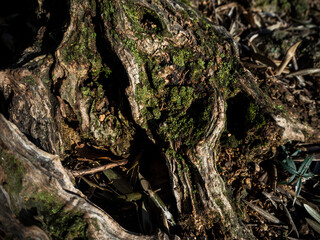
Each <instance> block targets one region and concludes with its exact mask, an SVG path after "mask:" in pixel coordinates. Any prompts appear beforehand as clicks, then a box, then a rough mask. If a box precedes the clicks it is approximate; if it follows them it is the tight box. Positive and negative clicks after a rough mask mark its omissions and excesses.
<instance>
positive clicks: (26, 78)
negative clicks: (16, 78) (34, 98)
mask: <svg viewBox="0 0 320 240" xmlns="http://www.w3.org/2000/svg"><path fill="white" fill-rule="evenodd" d="M22 81H23V82H25V83H27V84H28V85H31V86H36V85H37V82H36V80H35V79H34V78H33V77H32V76H24V77H23V78H22Z"/></svg>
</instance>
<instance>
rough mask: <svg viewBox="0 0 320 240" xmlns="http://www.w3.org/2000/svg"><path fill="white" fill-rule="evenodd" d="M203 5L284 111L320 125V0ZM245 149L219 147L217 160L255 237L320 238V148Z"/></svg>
mask: <svg viewBox="0 0 320 240" xmlns="http://www.w3.org/2000/svg"><path fill="white" fill-rule="evenodd" d="M200 2H201V3H198V5H197V8H198V9H200V10H201V11H202V12H203V13H204V14H206V15H207V16H208V17H209V18H210V19H211V20H212V21H214V22H218V24H219V25H223V26H224V27H225V28H226V29H227V30H228V31H229V32H230V33H231V34H232V36H233V37H234V38H235V40H236V41H237V42H238V43H239V48H240V52H241V55H240V58H241V61H242V63H243V64H244V66H245V67H247V68H248V69H249V70H250V71H251V72H252V73H253V74H254V75H255V76H257V77H258V79H259V80H258V82H259V84H260V87H261V88H262V89H264V90H266V91H267V92H268V93H269V94H270V96H271V97H272V99H273V101H275V102H276V103H277V102H279V108H290V109H291V111H293V112H294V113H295V114H297V115H298V116H299V118H300V119H301V120H305V121H306V122H308V123H309V124H311V125H314V126H315V127H316V128H317V129H319V126H320V125H319V116H320V111H319V109H320V108H319V106H320V98H319V94H320V28H319V26H320V2H318V1H312V0H311V1H288V2H286V1H272V4H271V3H268V1H251V3H248V2H249V1H240V2H242V4H240V3H238V2H233V1H200ZM213 2H215V3H216V5H215V7H214V8H213V7H212V3H213ZM245 2H246V3H245ZM269 2H271V1H269ZM274 2H275V3H277V2H280V3H278V4H275V3H274ZM290 54H291V56H293V57H292V59H291V60H290V61H287V62H285V61H286V58H287V57H288V56H289V55H290ZM274 64H275V65H274ZM281 64H282V65H285V66H283V69H281V70H279V68H280V67H278V69H277V66H279V65H281ZM272 69H276V70H272ZM277 70H278V72H277ZM279 72H281V73H279ZM279 82H280V83H281V84H278V83H279ZM280 103H281V104H282V105H280ZM225 135H226V137H230V136H231V134H229V135H228V133H227V132H226V133H225ZM244 152H245V149H244V148H241V147H238V146H237V145H230V144H229V145H225V146H221V147H220V159H219V162H218V163H217V165H218V170H219V171H220V173H221V175H222V176H223V178H224V180H225V182H226V184H227V186H228V187H229V190H230V194H231V195H232V197H233V199H242V200H239V202H238V203H236V204H238V205H242V207H243V208H242V209H245V210H244V211H243V212H241V213H240V215H241V216H242V220H243V221H244V222H245V224H246V225H247V226H250V228H251V229H252V230H253V232H254V235H255V236H256V237H257V238H258V239H319V238H320V235H319V234H320V225H319V223H320V222H319V221H320V220H319V219H318V221H317V220H316V219H317V217H319V214H318V215H317V214H315V212H318V213H319V207H320V204H319V203H320V187H319V181H320V178H319V174H320V162H319V161H320V145H318V144H315V143H314V142H299V141H296V142H289V143H287V144H286V145H285V146H281V147H279V148H274V149H272V151H271V152H269V154H264V155H261V157H259V156H256V157H255V159H253V160H252V162H250V163H248V162H247V161H245V156H244V154H245V153H244ZM287 182H290V183H289V184H287ZM296 196H297V197H296ZM308 206H309V207H308ZM310 207H311V208H310ZM310 209H311V210H310ZM312 209H313V210H312ZM314 210H315V211H314Z"/></svg>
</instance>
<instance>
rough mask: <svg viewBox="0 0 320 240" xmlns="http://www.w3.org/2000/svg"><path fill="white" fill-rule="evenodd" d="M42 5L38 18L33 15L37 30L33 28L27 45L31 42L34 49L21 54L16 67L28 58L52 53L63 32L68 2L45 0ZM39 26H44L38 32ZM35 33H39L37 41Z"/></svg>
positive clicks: (27, 60)
mask: <svg viewBox="0 0 320 240" xmlns="http://www.w3.org/2000/svg"><path fill="white" fill-rule="evenodd" d="M42 7H43V13H42V14H41V15H40V16H39V18H37V17H36V16H35V15H34V16H33V17H34V21H35V22H36V23H37V25H36V26H37V30H34V31H35V34H34V36H33V37H32V40H31V41H30V43H29V46H31V45H32V44H33V48H34V51H33V52H31V53H27V54H26V55H24V56H22V58H21V59H19V62H18V63H17V64H15V65H14V67H16V68H18V67H21V66H23V65H24V64H26V63H29V62H30V60H32V59H34V58H35V57H37V56H40V55H43V54H49V53H51V54H53V53H54V52H55V50H56V49H57V47H58V46H59V44H60V42H61V40H62V38H63V34H64V32H65V30H66V27H67V26H68V23H69V21H70V16H69V12H68V9H69V8H70V5H69V2H68V1H63V0H57V1H54V2H52V1H45V2H44V5H43V6H42ZM41 26H45V28H43V29H41V31H42V33H40V31H39V32H38V30H39V29H40V27H41ZM36 34H39V36H38V37H37V38H39V39H37V41H35V40H36ZM41 34H43V37H41ZM25 48H26V47H25ZM25 48H24V49H25ZM21 53H22V51H21ZM21 53H20V54H21ZM19 58H20V55H19ZM17 60H18V59H17ZM15 62H16V61H15ZM34 67H35V68H36V67H37V66H36V65H35V66H34Z"/></svg>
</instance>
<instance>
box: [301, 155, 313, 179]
mask: <svg viewBox="0 0 320 240" xmlns="http://www.w3.org/2000/svg"><path fill="white" fill-rule="evenodd" d="M313 158H314V154H312V155H311V157H309V158H308V157H306V158H305V159H304V161H303V163H302V164H301V166H300V167H299V170H298V172H299V173H300V174H304V173H306V171H308V169H309V167H310V164H311V163H312V160H313Z"/></svg>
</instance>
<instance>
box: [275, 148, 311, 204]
mask: <svg viewBox="0 0 320 240" xmlns="http://www.w3.org/2000/svg"><path fill="white" fill-rule="evenodd" d="M281 147H282V149H283V150H284V151H285V153H286V155H287V157H286V158H285V159H284V160H282V162H280V164H281V166H282V167H283V168H284V169H285V170H287V171H288V172H289V173H290V174H292V175H291V177H290V178H289V179H288V181H284V182H281V183H284V184H290V183H291V182H292V181H293V180H294V179H296V178H297V182H296V186H295V193H296V196H295V197H294V200H293V204H294V203H295V202H296V200H297V197H298V196H299V194H300V191H301V188H302V182H303V181H304V180H306V179H309V178H311V177H312V176H313V174H312V173H307V171H308V169H309V167H310V164H311V163H312V160H313V158H314V154H313V155H311V157H306V158H305V159H304V161H303V162H302V164H301V165H300V167H299V169H298V170H297V166H296V164H295V163H294V161H293V160H292V157H294V156H296V155H298V154H299V153H300V152H301V149H299V150H298V151H296V152H294V153H293V154H291V155H289V153H288V151H287V149H286V148H285V147H284V146H281Z"/></svg>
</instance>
